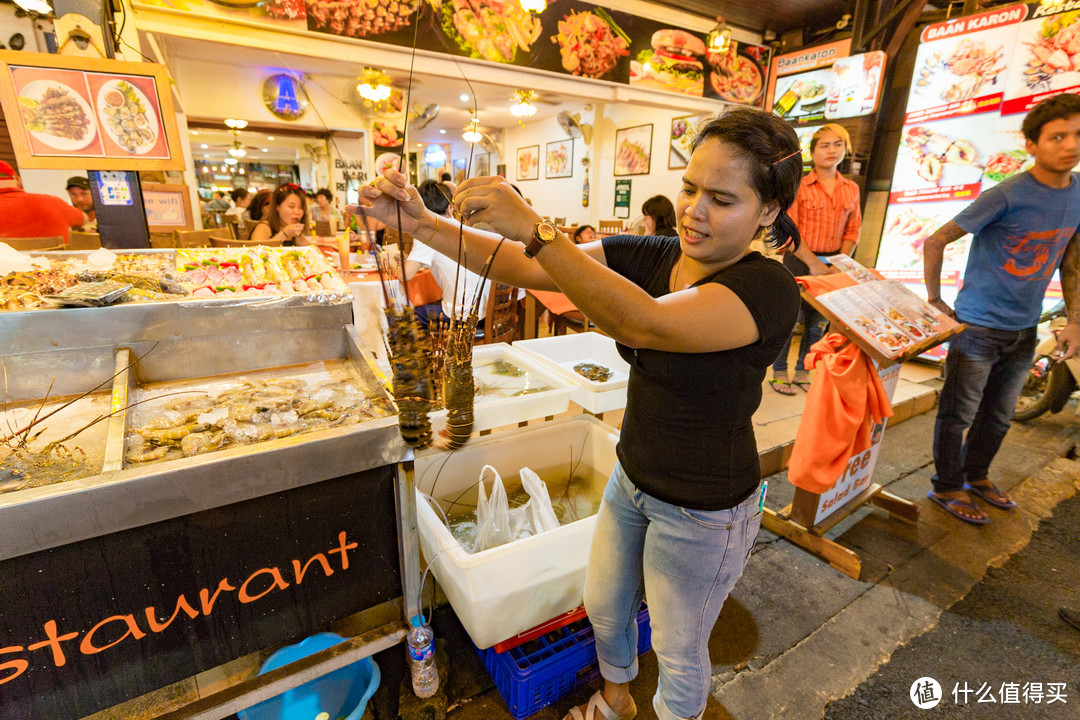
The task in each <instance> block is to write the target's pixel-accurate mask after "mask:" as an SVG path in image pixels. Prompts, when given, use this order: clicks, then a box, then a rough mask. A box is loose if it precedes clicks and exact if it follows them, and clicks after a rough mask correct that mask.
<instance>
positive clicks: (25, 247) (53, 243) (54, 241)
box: [0, 235, 67, 252]
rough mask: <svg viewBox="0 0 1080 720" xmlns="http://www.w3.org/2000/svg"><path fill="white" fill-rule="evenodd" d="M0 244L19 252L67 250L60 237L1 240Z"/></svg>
mask: <svg viewBox="0 0 1080 720" xmlns="http://www.w3.org/2000/svg"><path fill="white" fill-rule="evenodd" d="M0 242H2V243H5V244H7V245H10V246H11V247H13V248H15V249H16V250H18V251H19V252H28V251H31V250H33V251H40V250H66V249H67V245H65V244H64V238H62V237H60V236H59V235H57V236H56V237H29V238H25V237H24V238H0Z"/></svg>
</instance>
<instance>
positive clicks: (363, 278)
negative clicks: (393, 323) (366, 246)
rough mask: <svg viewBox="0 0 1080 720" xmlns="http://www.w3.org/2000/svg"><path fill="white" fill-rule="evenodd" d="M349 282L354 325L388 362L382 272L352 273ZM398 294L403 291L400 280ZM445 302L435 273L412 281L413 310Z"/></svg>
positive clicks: (424, 272)
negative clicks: (441, 299) (437, 302)
mask: <svg viewBox="0 0 1080 720" xmlns="http://www.w3.org/2000/svg"><path fill="white" fill-rule="evenodd" d="M345 281H346V282H347V283H348V285H349V290H350V291H351V292H352V296H353V325H354V326H355V327H356V332H357V333H359V334H360V337H361V338H362V339H363V341H364V344H365V345H366V346H367V348H368V349H369V350H370V351H371V352H372V354H373V355H375V357H377V358H379V359H386V329H387V325H386V313H385V312H384V309H385V308H386V298H385V296H384V295H383V289H382V285H381V284H380V282H379V273H378V271H362V272H350V273H347V274H346V277H345ZM392 282H394V283H395V284H396V288H397V290H396V292H399V293H400V292H402V291H403V288H402V287H401V283H400V282H399V281H398V280H393V281H392ZM440 298H442V289H440V288H439V284H438V283H436V282H435V278H434V277H433V276H432V274H431V271H430V270H428V269H427V268H423V269H421V270H420V271H419V272H417V273H416V275H414V276H413V279H412V280H410V281H409V299H410V300H411V301H412V304H413V307H419V306H420V305H427V304H429V303H433V302H436V301H437V300H439V299H440Z"/></svg>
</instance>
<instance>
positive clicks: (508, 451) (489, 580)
mask: <svg viewBox="0 0 1080 720" xmlns="http://www.w3.org/2000/svg"><path fill="white" fill-rule="evenodd" d="M617 442H618V431H617V430H615V429H614V428H613V427H611V426H610V425H606V424H605V423H603V422H601V421H600V420H597V419H596V418H594V417H591V416H589V415H575V416H572V417H564V418H559V419H558V420H554V421H551V422H546V423H543V424H540V425H533V426H531V427H525V428H515V429H514V430H509V431H506V432H501V433H497V434H495V435H491V436H488V437H485V438H480V439H479V440H476V439H473V440H470V441H469V442H468V444H466V445H465V447H463V448H461V449H459V450H455V451H453V452H447V451H444V450H424V451H421V452H418V453H417V454H416V460H415V465H414V468H415V482H416V492H417V498H416V506H417V511H416V516H417V526H418V529H419V532H420V547H421V549H422V550H423V553H424V557H425V558H426V559H427V560H428V562H430V563H431V571H432V573H434V575H435V577H436V579H437V580H438V581H439V585H440V586H441V587H442V589H443V592H445V593H446V597H447V598H448V599H449V600H450V605H451V606H453V608H454V612H455V613H456V614H457V616H458V619H459V620H461V624H462V625H463V626H464V627H465V630H466V631H468V633H469V636H470V637H471V638H472V640H473V642H474V643H475V644H476V646H477V647H478V648H481V649H483V648H488V647H491V646H492V645H494V644H495V643H497V642H500V641H502V640H505V639H507V638H509V637H513V636H514V635H517V634H518V633H520V632H523V631H525V630H528V629H530V628H532V627H535V626H537V625H539V624H540V623H542V622H545V621H547V620H550V619H551V618H553V617H555V616H557V615H560V614H562V613H565V612H567V611H569V610H573V609H574V608H576V607H578V606H579V605H581V601H582V595H583V593H584V588H585V566H586V565H587V563H588V561H589V548H590V547H592V535H593V529H594V528H595V526H596V516H595V515H593V516H590V517H585V518H582V519H580V520H577V521H574V522H571V523H568V524H566V525H563V526H561V527H559V528H557V529H555V530H549V531H548V532H545V533H541V534H540V535H534V536H532V537H528V538H524V539H523V540H516V541H514V542H512V543H507V544H506V545H500V546H499V547H494V548H491V549H489V550H484V551H482V552H478V553H472V554H470V553H469V552H468V551H467V550H466V549H465V548H464V547H462V545H461V543H459V542H458V541H457V540H456V539H455V538H454V537H453V535H451V534H450V531H449V530H448V529H447V527H446V525H444V524H443V521H442V516H441V515H440V514H439V511H438V510H436V509H435V508H433V507H432V506H431V504H430V502H429V501H428V500H427V499H425V498H424V497H423V495H422V494H423V493H426V494H431V493H432V491H433V490H434V497H435V499H436V500H437V501H438V500H445V501H450V500H458V501H459V502H470V503H475V502H476V490H475V488H474V487H473V486H475V485H476V483H477V479H478V478H479V477H480V471H481V470H482V469H483V467H484V465H491V466H492V467H494V468H495V469H496V470H498V472H499V475H500V476H502V477H504V478H506V477H512V476H514V475H516V474H517V473H518V472H519V471H520V470H521V468H522V467H529V468H532V469H533V470H537V471H542V469H543V468H550V467H552V466H553V465H555V464H557V463H563V462H567V463H569V462H570V461H571V458H572V459H573V462H574V463H579V464H578V465H577V470H578V472H582V471H583V470H582V469H583V468H588V469H590V470H592V471H594V474H597V475H599V476H602V477H603V478H605V480H606V478H607V477H608V476H609V475H610V474H611V471H612V470H613V469H614V468H615V463H616V461H617V458H616V456H615V444H616V443H617ZM485 480H486V481H487V482H488V483H490V480H491V476H490V473H489V474H488V476H487V477H486V478H485ZM597 482H600V481H597ZM487 487H490V485H488V486H487ZM602 490H603V488H597V489H596V491H597V494H599V493H601V492H602ZM469 493H471V494H469ZM551 494H552V495H553V496H554V495H555V494H556V493H555V491H554V490H552V492H551ZM470 498H471V499H470Z"/></svg>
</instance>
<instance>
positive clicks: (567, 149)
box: [544, 140, 574, 178]
mask: <svg viewBox="0 0 1080 720" xmlns="http://www.w3.org/2000/svg"><path fill="white" fill-rule="evenodd" d="M544 157H545V158H546V162H545V164H544V177H545V178H565V177H570V176H572V175H573V174H574V141H573V140H559V141H557V142H549V143H548V144H547V147H545V148H544Z"/></svg>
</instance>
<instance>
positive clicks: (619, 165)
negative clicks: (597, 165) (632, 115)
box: [615, 124, 653, 176]
mask: <svg viewBox="0 0 1080 720" xmlns="http://www.w3.org/2000/svg"><path fill="white" fill-rule="evenodd" d="M652 128H653V126H652V125H651V124H649V125H638V126H636V127H630V128H621V129H619V130H616V131H615V175H616V176H619V175H648V174H649V166H650V162H651V159H652Z"/></svg>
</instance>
